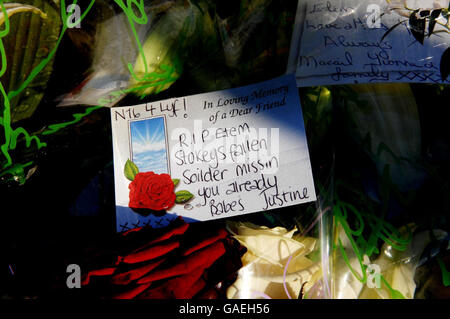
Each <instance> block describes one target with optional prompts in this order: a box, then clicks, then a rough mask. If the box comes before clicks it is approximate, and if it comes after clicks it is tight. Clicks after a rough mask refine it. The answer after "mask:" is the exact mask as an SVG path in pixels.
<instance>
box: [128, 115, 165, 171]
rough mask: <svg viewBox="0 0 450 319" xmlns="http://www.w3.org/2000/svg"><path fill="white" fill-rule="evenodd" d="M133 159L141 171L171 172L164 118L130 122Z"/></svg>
mask: <svg viewBox="0 0 450 319" xmlns="http://www.w3.org/2000/svg"><path fill="white" fill-rule="evenodd" d="M130 132H131V148H132V151H133V159H132V161H133V162H134V163H135V164H136V165H137V167H138V168H139V171H140V172H149V171H152V172H155V173H156V174H162V173H169V172H168V168H167V166H168V165H167V150H166V137H165V127H164V118H162V117H157V118H152V119H147V120H143V121H134V122H130Z"/></svg>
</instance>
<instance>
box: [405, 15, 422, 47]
mask: <svg viewBox="0 0 450 319" xmlns="http://www.w3.org/2000/svg"><path fill="white" fill-rule="evenodd" d="M418 12H419V9H418V10H414V11H413V12H412V13H411V15H410V17H409V27H410V29H411V33H412V35H413V36H414V38H415V39H416V40H417V41H419V43H420V44H422V45H423V41H424V39H425V25H426V20H425V18H418V17H417V16H416V14H417V13H418Z"/></svg>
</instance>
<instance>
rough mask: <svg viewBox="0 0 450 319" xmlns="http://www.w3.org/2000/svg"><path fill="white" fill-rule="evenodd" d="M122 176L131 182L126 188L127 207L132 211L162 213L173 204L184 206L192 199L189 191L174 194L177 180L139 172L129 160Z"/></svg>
mask: <svg viewBox="0 0 450 319" xmlns="http://www.w3.org/2000/svg"><path fill="white" fill-rule="evenodd" d="M124 174H125V177H126V178H127V179H129V180H130V181H131V183H130V185H129V186H128V188H129V189H130V194H129V196H130V202H129V204H128V206H129V207H130V208H132V209H136V210H142V209H145V210H153V211H163V210H167V209H170V208H171V207H172V206H173V205H175V204H184V203H186V202H188V201H189V200H191V199H192V198H193V197H194V196H193V195H192V194H191V193H190V192H189V191H178V192H176V193H175V187H176V186H177V185H178V184H179V182H180V180H179V179H172V178H171V177H170V175H169V174H155V173H154V172H139V169H138V167H137V166H136V164H134V163H133V162H132V161H130V160H127V162H126V163H125V168H124Z"/></svg>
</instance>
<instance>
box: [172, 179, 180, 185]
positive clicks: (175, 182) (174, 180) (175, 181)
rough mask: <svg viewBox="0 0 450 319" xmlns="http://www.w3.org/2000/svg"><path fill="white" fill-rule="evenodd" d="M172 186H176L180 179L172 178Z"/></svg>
mask: <svg viewBox="0 0 450 319" xmlns="http://www.w3.org/2000/svg"><path fill="white" fill-rule="evenodd" d="M172 182H173V186H174V187H177V185H178V184H180V180H179V179H178V178H172Z"/></svg>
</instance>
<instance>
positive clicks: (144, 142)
mask: <svg viewBox="0 0 450 319" xmlns="http://www.w3.org/2000/svg"><path fill="white" fill-rule="evenodd" d="M111 120H112V133H113V148H114V169H115V187H116V207H117V210H116V211H117V231H125V230H128V229H130V228H134V227H139V226H143V225H150V226H152V227H159V226H164V225H166V224H167V223H168V222H170V221H171V220H172V219H174V218H176V217H177V216H183V217H184V219H185V220H187V221H205V220H211V219H218V218H224V217H231V216H236V215H240V214H246V213H252V212H260V211H267V210H271V209H276V208H281V207H286V206H291V205H297V204H301V203H306V202H310V201H314V200H315V199H316V195H315V190H314V183H313V177H312V172H311V165H310V160H309V153H308V147H307V141H306V136H305V129H304V123H303V117H302V112H301V107H300V101H299V97H298V91H297V87H296V83H295V78H294V76H285V77H280V78H276V79H273V80H271V81H268V82H263V83H260V84H255V85H251V86H247V87H242V88H236V89H231V90H226V91H219V92H212V93H207V94H200V95H193V96H187V97H180V98H173V99H169V100H164V101H159V102H152V103H146V104H141V105H136V106H130V107H120V108H113V109H111ZM150 172H153V173H154V174H156V175H158V176H155V175H153V173H150ZM138 174H140V175H139V176H138ZM166 174H167V175H166ZM168 175H170V179H171V180H172V181H173V184H174V185H175V189H174V190H173V192H174V193H175V195H176V198H175V203H173V199H174V197H173V195H170V193H171V191H170V185H167V184H170V183H169V182H167V180H168ZM162 176H164V178H163V177H162ZM146 183H147V184H152V183H156V184H157V186H152V185H147V184H146ZM142 189H144V190H145V192H146V194H139V192H140V190H142ZM153 191H154V192H156V193H157V194H156V195H155V196H153V194H151V192H153ZM149 194H150V195H149ZM158 194H162V195H161V198H158V196H159V195H158ZM147 195H148V196H150V197H152V196H153V197H152V198H147V197H146V196H147ZM166 204H167V205H166ZM146 205H147V206H148V207H153V208H155V207H157V208H164V207H166V206H168V207H167V208H166V209H165V210H158V211H153V210H149V209H147V208H148V207H146ZM158 205H160V207H158Z"/></svg>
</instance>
